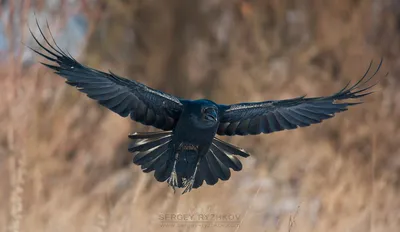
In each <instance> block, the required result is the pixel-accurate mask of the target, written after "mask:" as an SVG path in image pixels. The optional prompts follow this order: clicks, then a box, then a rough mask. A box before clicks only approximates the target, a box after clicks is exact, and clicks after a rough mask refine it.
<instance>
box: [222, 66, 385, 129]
mask: <svg viewBox="0 0 400 232" xmlns="http://www.w3.org/2000/svg"><path fill="white" fill-rule="evenodd" d="M382 62H383V60H381V62H380V63H379V65H378V67H377V69H376V70H375V72H374V73H373V74H372V75H371V76H370V77H367V76H368V74H369V71H370V69H371V66H372V62H371V63H370V65H369V67H368V69H367V71H366V72H365V74H364V75H363V76H362V78H361V79H360V80H359V81H357V82H356V83H355V84H354V85H352V86H349V85H350V83H348V84H347V85H346V86H345V87H344V88H342V89H341V90H340V91H338V92H337V93H335V94H333V95H331V96H327V97H316V98H306V97H305V96H302V97H297V98H293V99H287V100H277V101H264V102H252V103H240V104H234V105H220V108H225V111H224V113H223V115H222V117H221V119H220V125H219V127H218V131H217V133H218V134H219V135H229V136H231V135H247V134H260V133H272V132H275V131H281V130H292V129H295V128H297V127H298V126H299V127H305V126H309V125H311V124H315V123H320V122H322V121H323V120H325V119H328V118H331V117H333V116H334V115H335V113H339V112H343V111H346V110H347V109H348V107H349V106H353V105H357V104H360V102H349V101H348V100H349V99H359V98H361V97H364V96H367V95H369V94H371V92H368V90H370V89H371V88H372V87H374V86H375V85H376V84H377V83H374V84H370V81H371V80H372V79H373V77H374V76H375V75H376V73H377V72H378V70H379V69H380V67H381V65H382ZM337 101H343V102H342V103H338V102H337Z"/></svg>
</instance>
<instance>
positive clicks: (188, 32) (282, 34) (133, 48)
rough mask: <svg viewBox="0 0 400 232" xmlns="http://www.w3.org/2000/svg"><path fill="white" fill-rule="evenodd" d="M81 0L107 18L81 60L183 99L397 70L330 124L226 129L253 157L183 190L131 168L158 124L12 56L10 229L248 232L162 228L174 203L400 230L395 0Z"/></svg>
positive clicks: (339, 226)
mask: <svg viewBox="0 0 400 232" xmlns="http://www.w3.org/2000/svg"><path fill="white" fill-rule="evenodd" d="M28 2H29V1H28ZM82 2H83V3H86V1H82ZM83 6H84V7H83V9H86V11H85V12H89V13H86V14H87V15H89V16H90V18H92V19H93V20H92V21H91V24H90V30H91V33H90V37H89V38H88V41H89V43H88V46H87V49H86V51H87V52H86V55H85V56H84V57H82V58H84V59H80V60H81V61H82V62H84V63H86V64H88V65H90V66H92V67H95V68H98V69H101V70H107V69H111V70H113V72H115V73H118V74H120V75H125V76H128V77H131V78H133V79H136V80H139V81H141V82H144V83H146V84H148V85H150V86H152V87H154V88H159V89H161V90H164V91H167V92H169V93H173V94H176V95H178V96H181V97H187V98H200V97H205V98H211V99H213V100H214V101H216V102H219V103H234V102H241V101H259V100H265V99H283V98H289V97H296V96H299V95H303V94H305V93H307V94H308V96H319V95H327V94H330V93H333V92H334V91H336V90H338V89H340V87H342V86H343V85H345V84H346V83H347V82H348V81H349V80H356V79H358V78H359V77H360V76H361V75H362V74H363V73H364V71H365V70H366V68H367V66H368V63H369V61H370V60H371V59H374V60H375V61H376V63H377V62H378V60H379V59H380V57H383V58H384V65H383V68H382V69H381V76H382V77H383V76H384V74H385V73H386V72H389V75H388V76H387V77H386V78H384V79H382V80H381V82H380V84H379V85H378V86H377V88H376V89H377V90H378V91H377V92H376V93H375V94H373V95H372V96H369V97H367V98H366V99H365V101H366V103H364V104H362V105H359V106H357V107H354V108H352V109H350V110H349V111H347V112H344V113H341V114H338V115H337V116H336V117H334V118H333V119H330V120H328V121H325V122H324V123H322V124H319V125H314V126H312V127H309V128H302V129H297V130H294V131H284V132H278V133H274V134H270V135H260V136H247V137H232V138H225V139H227V140H230V141H231V142H233V143H234V144H237V145H238V146H240V147H243V148H245V149H246V150H248V151H249V152H251V154H252V156H251V157H249V158H247V159H242V161H243V164H244V169H243V170H242V171H241V172H237V173H236V172H235V173H233V175H232V177H231V179H230V180H229V181H227V182H219V183H217V184H216V185H215V186H203V187H201V188H200V189H197V190H194V191H192V192H191V193H189V194H185V195H180V194H179V193H178V192H177V193H176V194H173V191H172V190H171V189H170V188H168V187H167V184H166V183H159V182H157V181H156V180H154V178H153V177H152V175H151V174H145V173H142V172H141V171H140V168H139V167H138V166H133V164H131V155H130V154H129V153H128V152H127V144H128V142H129V141H128V137H127V135H128V133H130V132H133V131H144V130H148V129H149V128H146V127H144V126H141V125H139V124H137V123H134V122H131V121H130V120H129V119H127V118H120V117H119V116H118V115H116V114H113V113H112V112H110V111H108V110H106V109H104V108H102V107H100V106H98V105H97V104H96V103H95V102H94V101H92V100H90V99H88V98H87V97H86V96H84V95H83V94H81V93H79V92H78V91H76V90H74V89H73V88H72V87H69V86H67V85H66V84H64V83H63V81H62V79H61V78H59V77H57V76H55V75H54V74H52V73H50V72H49V71H48V70H47V69H45V68H43V67H41V66H39V65H34V66H32V67H29V68H26V69H23V68H22V66H21V62H20V60H19V57H18V56H17V58H15V59H13V58H11V57H12V56H9V57H10V58H9V59H8V60H7V62H6V63H3V64H2V65H1V67H0V80H1V81H0V99H1V100H0V178H1V181H0V189H1V190H0V231H61V232H64V231H85V232H87V231H177V230H178V231H234V229H233V228H229V227H227V226H224V227H211V228H201V227H196V228H189V227H185V228H181V229H177V228H176V227H175V228H161V225H160V224H161V220H160V218H159V217H160V214H164V213H182V214H184V213H195V214H203V213H204V214H206V213H211V214H212V213H214V214H237V215H240V223H239V224H240V227H239V228H238V229H237V230H236V231H269V232H273V231H296V232H302V231H304V232H306V231H307V232H311V231H321V232H330V231H338V232H342V231H354V232H365V231H374V232H391V231H393V232H394V231H399V228H400V198H399V194H400V145H399V141H400V133H399V132H400V131H399V129H400V120H399V116H400V104H399V102H400V92H399V91H398V89H399V87H400V85H399V76H400V63H399V62H400V59H399V55H400V11H399V4H398V3H397V1H375V0H365V1H362V0H337V1H318V0H301V1H291V0H268V1H265V0H249V1H244V0H194V1H184V0H172V1H120V0H118V1H114V0H113V1H107V0H100V1H99V3H98V4H96V5H95V6H91V5H86V4H83ZM11 17H17V16H16V15H14V16H12V15H11ZM22 25H26V24H25V23H22ZM50 26H51V23H50ZM21 30H22V31H23V33H24V35H25V39H26V36H27V33H26V32H27V28H26V26H22V27H21ZM9 35H10V36H12V33H11V34H9ZM1 55H2V56H3V55H4V54H1Z"/></svg>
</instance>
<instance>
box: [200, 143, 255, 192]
mask: <svg viewBox="0 0 400 232" xmlns="http://www.w3.org/2000/svg"><path fill="white" fill-rule="evenodd" d="M236 155H239V156H241V157H245V158H246V157H248V156H250V155H249V154H248V153H247V152H246V151H244V150H243V149H241V148H238V147H236V146H234V145H232V144H229V143H227V142H224V141H222V140H220V139H218V138H216V137H215V138H214V139H213V142H212V144H211V147H210V149H209V150H208V152H207V154H206V155H205V156H204V157H203V158H202V160H201V162H200V166H199V170H198V173H197V175H196V177H195V182H194V184H193V188H198V187H200V186H201V185H202V184H203V181H205V182H206V183H207V184H208V185H214V184H216V183H217V182H218V179H221V180H223V181H226V180H229V178H230V177H231V172H230V170H229V169H232V170H234V171H240V170H242V163H241V162H240V161H239V159H238V158H236Z"/></svg>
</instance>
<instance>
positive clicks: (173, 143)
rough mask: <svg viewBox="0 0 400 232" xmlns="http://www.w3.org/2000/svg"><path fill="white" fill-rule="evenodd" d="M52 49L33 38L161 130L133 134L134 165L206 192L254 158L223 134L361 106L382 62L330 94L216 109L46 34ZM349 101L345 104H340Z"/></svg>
mask: <svg viewBox="0 0 400 232" xmlns="http://www.w3.org/2000/svg"><path fill="white" fill-rule="evenodd" d="M39 30H40V33H41V34H42V36H43V39H44V41H45V45H46V46H48V47H46V46H45V45H43V44H41V43H40V42H39V40H38V39H37V38H36V37H35V36H34V35H33V33H32V32H31V34H32V36H33V38H34V40H35V41H36V43H37V44H38V45H39V46H40V47H41V48H42V49H43V50H44V51H45V53H44V52H40V51H38V50H35V49H32V48H31V49H32V50H33V51H34V52H36V53H37V54H39V55H40V56H42V57H44V58H45V59H47V60H48V61H51V62H52V64H47V63H42V64H43V65H45V66H46V67H48V68H50V69H52V70H54V71H55V73H56V74H58V75H60V76H61V77H63V78H65V80H66V83H67V84H69V85H71V86H75V87H76V88H77V89H78V90H79V91H81V92H83V93H86V94H87V96H88V97H90V98H92V99H94V100H96V101H97V102H98V103H99V104H101V105H103V106H105V107H107V108H108V109H110V110H112V111H113V112H115V113H117V114H119V115H121V116H122V117H127V116H128V115H130V117H131V119H132V120H134V121H137V122H140V123H142V124H144V125H149V126H153V127H156V128H158V129H161V130H162V131H159V132H146V133H141V132H136V133H133V134H131V135H129V138H131V139H132V140H133V141H132V143H131V144H130V145H129V148H128V150H129V151H130V152H132V153H134V157H133V163H135V164H137V165H140V166H141V168H142V170H143V172H152V171H154V177H155V178H156V179H157V180H158V181H160V182H164V181H167V182H168V184H169V185H170V186H172V187H173V188H174V189H175V187H178V188H185V190H184V191H183V193H185V192H188V191H190V190H191V189H192V188H198V187H200V186H201V185H202V184H203V183H204V182H206V184H208V185H214V184H216V183H217V182H218V180H219V179H220V180H224V181H225V180H228V179H229V178H230V177H231V171H230V169H232V170H234V171H240V170H241V169H242V164H241V162H240V161H239V159H238V158H237V157H236V156H241V157H248V156H249V154H248V153H247V152H245V151H244V150H243V149H241V148H238V147H235V146H233V145H231V144H229V143H226V142H224V141H222V140H220V139H218V138H217V137H215V136H216V135H217V134H218V135H228V136H232V135H255V134H261V133H264V134H266V133H272V132H275V131H281V130H291V129H295V128H297V127H306V126H309V125H311V124H315V123H320V122H322V121H323V120H325V119H328V118H331V117H333V116H334V115H335V113H339V112H342V111H345V110H347V109H348V107H349V106H353V105H357V104H360V103H361V102H350V101H348V100H350V99H358V98H361V97H364V96H366V95H368V94H370V93H371V92H368V90H369V89H371V88H372V87H373V86H375V85H376V83H374V84H369V83H370V81H371V80H372V79H373V77H374V76H375V75H376V73H377V72H378V70H379V68H380V67H381V65H382V60H381V62H380V64H379V66H378V68H377V69H376V71H375V72H374V73H373V74H372V75H371V76H370V77H368V74H369V71H370V68H371V66H372V62H371V64H370V66H369V68H368V70H367V71H366V73H365V74H364V76H363V77H362V78H361V79H360V80H359V81H358V82H356V83H355V84H354V85H352V86H350V85H349V84H350V83H349V84H347V85H346V86H345V87H344V88H343V89H341V90H340V91H339V92H337V93H335V94H333V95H331V96H327V97H316V98H306V97H305V96H302V97H297V98H293V99H287V100H275V101H264V102H252V103H240V104H234V105H221V104H216V103H214V102H212V101H210V100H206V99H200V100H194V101H192V100H186V99H181V98H177V97H175V96H172V95H170V94H166V93H163V92H161V91H158V90H155V89H152V88H150V87H148V86H146V85H143V84H141V83H138V82H136V81H133V80H128V79H125V78H122V77H120V76H118V75H116V74H114V73H112V72H109V73H105V72H102V71H98V70H96V69H92V68H89V67H86V66H84V65H82V64H80V63H79V62H78V61H76V60H75V59H74V58H73V57H72V56H71V55H69V54H67V53H65V52H64V51H63V50H61V49H60V48H59V47H58V45H57V44H56V43H55V41H54V39H53V38H52V39H53V45H52V44H51V43H50V41H49V40H48V39H47V38H46V37H45V36H44V34H43V32H42V30H41V29H40V28H39ZM337 101H341V102H337Z"/></svg>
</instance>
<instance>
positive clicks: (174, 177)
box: [167, 153, 178, 193]
mask: <svg viewBox="0 0 400 232" xmlns="http://www.w3.org/2000/svg"><path fill="white" fill-rule="evenodd" d="M177 159H178V153H176V154H175V160H174V166H173V167H172V172H171V175H170V177H169V178H168V180H167V183H168V185H169V186H171V187H172V189H173V190H174V193H175V187H178V175H177V174H176V169H175V166H176V161H177Z"/></svg>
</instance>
